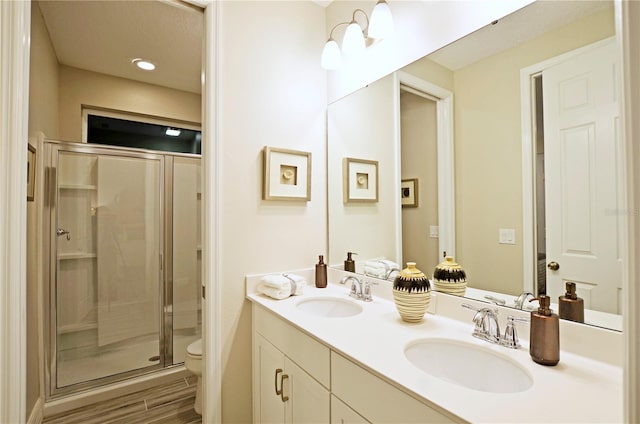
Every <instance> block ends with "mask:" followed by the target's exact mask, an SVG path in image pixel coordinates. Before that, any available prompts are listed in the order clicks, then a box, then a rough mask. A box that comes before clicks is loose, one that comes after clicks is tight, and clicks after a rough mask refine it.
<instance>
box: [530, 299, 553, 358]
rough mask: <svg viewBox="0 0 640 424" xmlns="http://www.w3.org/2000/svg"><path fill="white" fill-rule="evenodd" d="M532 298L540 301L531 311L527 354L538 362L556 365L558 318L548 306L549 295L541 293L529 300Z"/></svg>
mask: <svg viewBox="0 0 640 424" xmlns="http://www.w3.org/2000/svg"><path fill="white" fill-rule="evenodd" d="M534 300H537V301H538V302H540V307H539V308H538V310H537V311H532V312H531V330H530V331H531V332H530V334H529V336H530V337H529V354H530V355H531V359H533V361H534V362H537V363H538V364H542V365H550V366H553V365H557V364H558V362H559V361H560V320H559V319H558V315H556V314H554V313H553V311H552V310H551V309H550V308H549V305H550V304H551V298H550V297H549V296H544V295H541V296H538V297H537V298H535V299H532V300H530V302H533V301H534Z"/></svg>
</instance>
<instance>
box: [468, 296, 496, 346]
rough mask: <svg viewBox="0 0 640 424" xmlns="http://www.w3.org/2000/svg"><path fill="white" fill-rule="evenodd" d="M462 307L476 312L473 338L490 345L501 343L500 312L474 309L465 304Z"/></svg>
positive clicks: (489, 309) (488, 309)
mask: <svg viewBox="0 0 640 424" xmlns="http://www.w3.org/2000/svg"><path fill="white" fill-rule="evenodd" d="M462 307H464V308H467V309H471V310H473V311H476V314H475V315H474V317H473V323H474V324H475V327H474V329H473V336H474V337H477V338H479V339H482V340H486V341H488V342H490V343H498V344H499V343H500V324H498V310H497V309H491V308H480V309H477V308H474V307H473V306H471V305H469V304H466V303H463V304H462Z"/></svg>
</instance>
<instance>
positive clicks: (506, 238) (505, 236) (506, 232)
mask: <svg viewBox="0 0 640 424" xmlns="http://www.w3.org/2000/svg"><path fill="white" fill-rule="evenodd" d="M498 242H499V243H500V244H516V230H514V229H512V228H500V229H499V230H498Z"/></svg>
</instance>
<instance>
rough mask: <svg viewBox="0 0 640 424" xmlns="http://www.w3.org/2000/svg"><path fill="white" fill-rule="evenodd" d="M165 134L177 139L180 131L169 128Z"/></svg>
mask: <svg viewBox="0 0 640 424" xmlns="http://www.w3.org/2000/svg"><path fill="white" fill-rule="evenodd" d="M164 133H165V134H166V135H168V136H170V137H177V136H179V135H180V130H179V129H177V128H167V130H166V131H165V132H164Z"/></svg>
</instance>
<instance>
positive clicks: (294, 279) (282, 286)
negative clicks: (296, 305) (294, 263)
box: [257, 274, 307, 299]
mask: <svg viewBox="0 0 640 424" xmlns="http://www.w3.org/2000/svg"><path fill="white" fill-rule="evenodd" d="M306 285H307V282H306V281H305V279H304V277H301V276H300V275H295V274H273V275H265V276H264V277H262V278H261V279H260V284H259V285H258V288H257V290H258V292H260V293H263V294H265V295H267V296H269V297H272V298H274V299H286V298H287V297H289V296H293V295H297V296H299V295H301V294H303V293H304V288H305V286H306ZM292 286H293V287H292Z"/></svg>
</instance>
